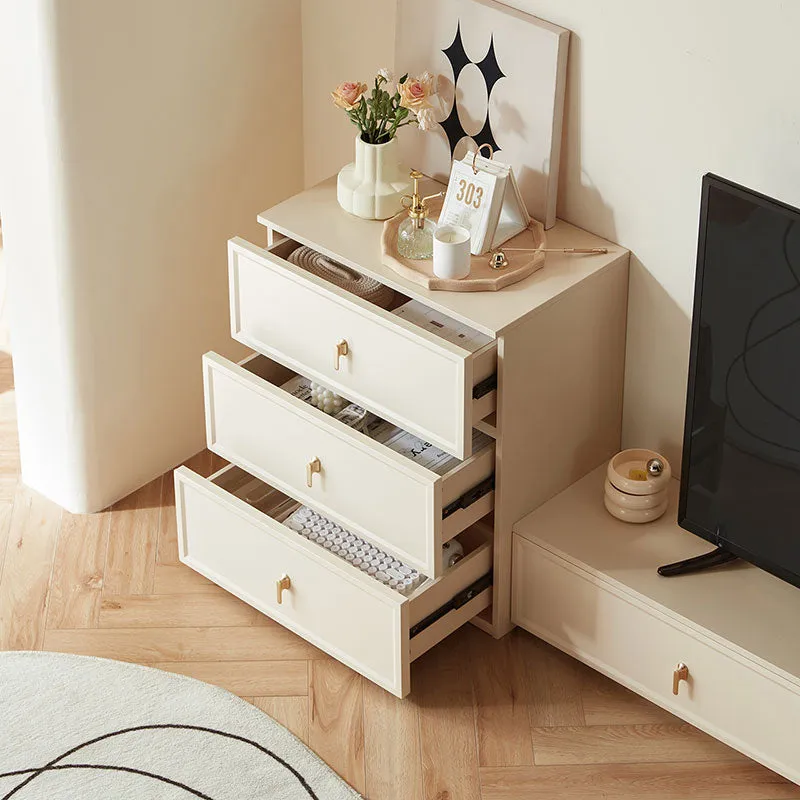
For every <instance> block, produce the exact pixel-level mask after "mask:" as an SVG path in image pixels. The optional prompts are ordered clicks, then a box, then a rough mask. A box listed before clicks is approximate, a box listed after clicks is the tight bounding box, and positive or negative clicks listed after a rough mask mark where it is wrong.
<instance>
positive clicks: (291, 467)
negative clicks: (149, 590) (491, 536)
mask: <svg viewBox="0 0 800 800" xmlns="http://www.w3.org/2000/svg"><path fill="white" fill-rule="evenodd" d="M203 370H204V380H205V400H206V424H207V438H208V447H209V449H211V450H213V451H214V452H216V453H218V454H219V455H221V456H222V457H223V458H225V459H227V460H228V461H232V462H233V463H235V464H238V465H239V466H240V467H242V468H243V469H245V470H247V471H248V472H250V473H251V474H253V475H255V476H256V477H258V478H260V479H262V480H264V481H266V482H267V483H269V484H271V485H273V486H275V487H277V488H279V489H280V490H281V491H283V492H286V493H287V494H289V495H291V496H292V497H295V498H296V499H298V500H301V501H303V502H305V503H308V504H309V505H310V506H312V507H313V508H314V509H315V510H317V511H319V512H320V513H321V514H324V515H325V516H326V517H329V518H330V519H333V520H335V521H336V522H338V523H339V524H340V525H342V526H343V527H345V528H348V529H349V530H351V531H353V533H356V534H358V535H359V536H363V537H365V538H367V539H371V540H372V541H373V542H374V543H375V544H376V545H377V546H379V547H381V548H382V549H385V550H388V551H389V552H391V553H393V554H394V555H395V556H396V557H397V558H399V559H400V560H401V561H404V562H406V563H407V564H409V565H410V566H414V567H416V568H417V569H418V570H419V571H420V572H422V573H423V574H424V575H428V576H430V577H436V576H438V575H440V574H441V548H442V544H443V543H444V542H446V541H447V540H449V539H451V538H453V537H454V536H456V535H457V534H459V533H460V532H461V531H463V530H464V529H465V528H467V527H469V526H470V525H471V524H472V523H474V522H475V521H477V520H478V519H480V518H481V517H483V516H484V515H485V514H487V513H488V512H489V511H491V510H492V508H493V506H494V492H493V491H490V492H489V493H488V494H485V495H483V496H482V497H481V498H480V499H478V500H476V501H474V502H470V500H469V496H468V494H467V493H468V492H469V490H471V489H473V488H474V487H477V486H479V485H480V484H481V483H482V482H483V481H485V480H486V479H487V478H491V476H492V474H493V473H494V458H495V454H494V450H495V446H494V442H490V443H489V444H487V445H486V446H485V447H484V448H483V449H482V450H481V451H480V452H478V453H476V454H474V455H472V456H470V457H469V458H468V459H467V460H465V461H462V462H460V463H458V465H457V466H455V467H453V468H452V469H450V470H449V471H448V472H447V473H446V474H444V475H438V474H437V473H435V472H433V471H431V470H428V469H426V468H425V467H422V466H420V465H419V464H416V463H414V462H413V461H411V460H410V459H408V458H406V457H405V456H403V455H400V454H399V453H396V452H394V451H393V450H391V449H389V448H388V447H386V446H385V445H383V444H380V443H378V442H376V441H374V440H373V439H370V438H369V437H368V436H366V435H365V434H363V433H361V432H359V431H356V430H354V429H352V428H349V427H348V426H346V425H344V424H343V423H341V422H339V421H338V420H335V419H333V418H332V417H331V416H329V415H328V414H325V413H323V412H322V411H320V410H319V409H317V408H315V407H313V406H311V405H309V404H308V403H305V402H303V401H302V400H298V399H297V398H295V397H293V396H292V395H291V394H289V393H288V392H287V391H285V390H283V389H281V388H280V384H281V383H283V382H285V380H287V378H288V377H291V375H292V373H291V372H290V371H288V370H287V369H286V368H284V367H282V366H281V365H279V364H276V363H275V362H273V361H271V360H270V359H268V358H267V357H266V356H256V357H253V358H251V359H248V360H246V361H245V362H243V363H242V364H240V365H239V364H234V363H232V362H230V361H228V360H227V359H224V358H222V357H221V356H218V355H216V354H215V353H208V354H206V355H205V356H204V357H203ZM276 384H277V385H276ZM314 459H318V462H317V463H318V464H319V467H320V471H319V472H318V473H316V474H313V475H311V476H310V483H311V486H309V485H308V484H309V474H308V472H307V465H308V464H309V463H310V462H312V461H313V460H314ZM465 494H467V496H466V498H465V499H464V507H463V508H459V509H457V510H455V511H454V512H453V513H449V514H448V515H447V516H445V511H444V509H447V508H448V506H450V505H451V504H453V503H454V501H457V500H459V498H464V497H465Z"/></svg>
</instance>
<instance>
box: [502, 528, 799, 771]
mask: <svg viewBox="0 0 800 800" xmlns="http://www.w3.org/2000/svg"><path fill="white" fill-rule="evenodd" d="M512 592H513V605H512V618H513V621H514V622H515V623H516V624H517V625H520V626H522V627H523V628H525V629H526V630H528V631H530V632H531V633H533V634H536V635H537V636H540V637H541V638H543V639H545V640H547V641H548V642H550V643H551V644H553V645H555V646H556V647H558V648H559V649H561V650H564V651H565V652H567V653H570V654H571V655H574V656H575V657H577V658H579V659H580V660H581V661H585V662H586V663H587V664H589V665H591V666H593V667H595V668H596V669H598V670H600V671H601V672H603V673H605V674H606V675H608V676H609V677H611V678H613V679H614V680H616V681H617V682H619V683H622V684H624V685H625V686H627V687H629V688H630V689H633V690H634V691H635V692H637V693H639V694H641V695H643V696H644V697H647V698H648V699H649V700H651V701H653V702H654V703H657V704H658V705H660V706H663V707H664V708H666V709H668V710H669V711H671V712H673V713H674V714H676V715H677V716H679V717H682V718H683V719H685V720H686V721H687V722H690V723H692V724H693V725H695V726H697V727H698V728H701V729H702V730H704V731H706V732H707V733H709V734H711V735H712V736H714V737H716V738H717V739H720V740H722V741H724V742H725V743H726V744H729V745H730V746H731V747H735V748H736V749H737V750H741V751H742V752H744V753H746V754H747V755H749V756H751V757H752V758H754V759H756V760H758V761H760V762H761V763H762V764H765V765H767V766H769V767H770V768H771V769H774V770H775V771H776V772H780V773H782V774H783V775H785V776H786V777H788V778H789V779H791V780H794V781H798V780H800V750H798V747H797V733H796V730H795V729H796V726H797V720H799V719H800V693H799V692H798V688H797V687H795V686H794V685H792V684H790V683H789V682H788V681H786V680H785V679H784V678H783V677H782V676H780V675H778V674H777V673H774V672H771V671H769V670H767V669H765V668H764V667H762V666H761V665H759V664H757V663H756V662H755V661H751V660H750V659H748V658H746V657H745V656H744V655H742V654H740V653H738V652H735V651H733V650H729V649H727V648H725V647H724V646H723V645H722V644H717V643H716V642H714V641H711V640H709V639H708V638H706V637H703V636H702V634H701V632H699V631H696V630H694V629H692V628H689V627H688V626H681V625H680V623H679V621H677V620H675V619H673V618H670V617H669V616H667V615H666V614H664V613H662V612H661V611H659V610H658V609H656V608H654V607H652V606H650V605H645V604H644V603H643V602H642V601H641V600H640V599H639V598H637V597H634V596H629V595H623V594H621V593H620V591H619V590H618V589H616V587H614V586H612V585H611V584H610V583H606V582H604V581H603V580H602V579H600V578H597V577H595V576H593V575H590V574H589V573H588V572H585V571H583V570H581V569H580V568H579V567H577V566H575V565H573V564H571V563H569V562H567V561H565V560H564V559H561V558H559V557H558V556H556V555H554V554H553V553H551V552H550V551H548V550H546V549H544V548H542V547H540V546H538V545H536V544H533V543H532V542H530V541H528V540H527V539H524V538H522V537H520V536H517V535H515V536H514V543H513V577H512ZM678 664H685V665H686V666H687V667H688V680H687V681H685V682H683V681H681V682H680V683H679V685H678V694H677V695H675V694H673V674H674V670H675V669H676V667H677V666H678Z"/></svg>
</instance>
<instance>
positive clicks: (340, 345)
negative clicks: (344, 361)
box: [333, 339, 350, 370]
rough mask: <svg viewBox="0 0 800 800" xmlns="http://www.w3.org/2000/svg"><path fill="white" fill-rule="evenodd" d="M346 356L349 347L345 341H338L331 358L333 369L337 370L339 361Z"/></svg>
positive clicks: (348, 352) (348, 353)
mask: <svg viewBox="0 0 800 800" xmlns="http://www.w3.org/2000/svg"><path fill="white" fill-rule="evenodd" d="M348 355H350V345H348V344H347V339H340V340H339V341H338V342H336V353H335V354H334V356H333V368H334V369H336V370H338V369H339V359H341V358H344V356H348Z"/></svg>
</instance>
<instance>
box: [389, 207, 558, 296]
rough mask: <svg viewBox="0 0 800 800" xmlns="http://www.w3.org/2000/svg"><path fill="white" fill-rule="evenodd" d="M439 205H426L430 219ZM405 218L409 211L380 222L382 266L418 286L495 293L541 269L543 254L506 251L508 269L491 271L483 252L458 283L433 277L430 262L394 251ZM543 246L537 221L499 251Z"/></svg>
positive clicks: (452, 290) (437, 214) (543, 235)
mask: <svg viewBox="0 0 800 800" xmlns="http://www.w3.org/2000/svg"><path fill="white" fill-rule="evenodd" d="M442 203H443V200H442V198H436V199H434V200H432V201H431V202H430V203H429V206H428V207H429V209H430V217H431V219H437V218H438V216H439V212H440V211H441V208H442ZM405 219H408V212H407V211H402V212H400V213H399V214H397V216H394V217H392V218H391V219H387V220H386V222H384V223H383V236H382V237H381V252H382V254H383V263H384V264H385V265H386V266H387V267H391V268H392V269H393V270H394V271H395V272H397V273H399V274H400V275H402V276H403V277H404V278H406V279H407V280H410V281H414V282H415V283H419V284H420V285H422V286H424V287H425V288H426V289H441V290H443V291H448V292H496V291H498V289H502V288H504V287H505V286H510V285H511V284H512V283H517V282H518V281H521V280H523V279H524V278H527V277H528V275H531V274H532V273H534V272H536V270H538V269H541V268H542V267H543V266H544V259H545V254H544V253H535V252H529V253H520V252H514V251H508V252H506V257H507V259H508V266H507V267H506V268H505V269H492V268H491V267H490V266H489V253H486V254H485V255H482V256H472V266H471V268H470V272H469V275H467V277H466V278H461V279H460V280H455V279H453V278H439V277H437V276H436V275H434V274H433V259H430V258H429V259H426V260H416V259H411V258H404V257H403V256H401V255H400V254H399V253H398V252H397V229H398V228H399V227H400V223H402V222H403V220H405ZM545 243H546V240H545V234H544V226H543V225H542V224H541V223H540V222H537V221H536V220H531V225H530V228H528V230H524V231H522V233H520V234H518V235H517V236H515V237H514V238H513V239H509V240H508V241H507V242H505V243H504V244H503V246H502V247H501V248H500V249H501V250H502V249H503V247H509V248H510V247H527V248H533V247H542V248H544V247H545V246H546V244H545Z"/></svg>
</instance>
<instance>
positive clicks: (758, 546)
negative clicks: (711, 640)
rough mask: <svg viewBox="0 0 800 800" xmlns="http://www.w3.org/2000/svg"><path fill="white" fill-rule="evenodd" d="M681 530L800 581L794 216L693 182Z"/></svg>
mask: <svg viewBox="0 0 800 800" xmlns="http://www.w3.org/2000/svg"><path fill="white" fill-rule="evenodd" d="M678 521H679V523H680V525H681V526H682V527H684V528H686V529H687V530H689V531H691V532H692V533H695V534H697V535H699V536H702V537H704V538H705V539H708V540H709V541H710V542H713V543H714V544H716V545H719V546H722V547H724V548H725V549H727V550H729V551H731V552H732V553H734V554H735V555H737V556H740V557H741V558H744V559H746V560H748V561H751V562H752V563H754V564H757V565H758V566H760V567H763V568H764V569H766V570H769V571H770V572H772V573H774V574H775V575H778V576H779V577H781V578H783V579H784V580H787V581H790V582H791V583H793V584H795V585H797V586H800V211H799V210H798V209H796V208H792V207H790V206H787V205H785V204H783V203H780V202H777V201H776V200H771V199H770V198H768V197H764V196H763V195H760V194H757V193H756V192H752V191H749V190H747V189H745V188H744V187H742V186H737V185H736V184H734V183H731V182H729V181H726V180H724V179H722V178H719V177H717V176H715V175H706V176H705V177H704V179H703V193H702V205H701V212H700V237H699V242H698V251H697V273H696V278H695V300H694V312H693V317H692V344H691V355H690V364H689V385H688V396H687V404H686V422H685V432H684V449H683V469H682V473H681V493H680V508H679V512H678Z"/></svg>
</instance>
